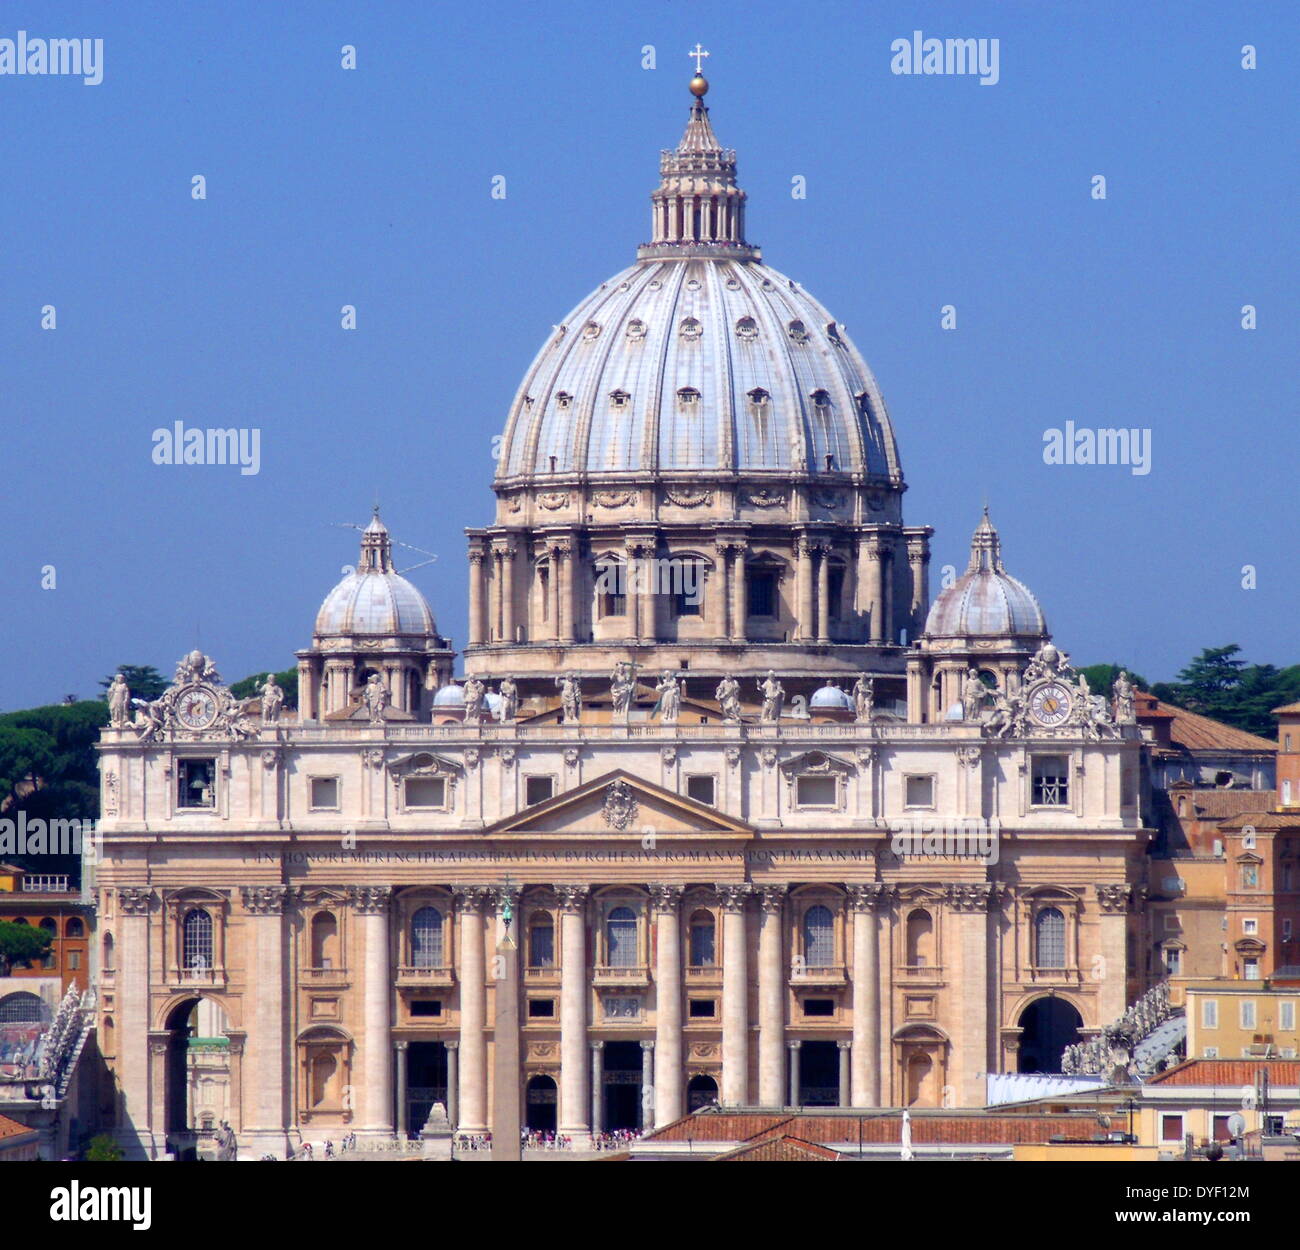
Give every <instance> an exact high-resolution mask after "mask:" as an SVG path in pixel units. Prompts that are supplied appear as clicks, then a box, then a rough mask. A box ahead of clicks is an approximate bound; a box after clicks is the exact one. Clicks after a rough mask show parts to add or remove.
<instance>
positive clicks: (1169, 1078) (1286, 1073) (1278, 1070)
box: [1147, 1059, 1300, 1085]
mask: <svg viewBox="0 0 1300 1250" xmlns="http://www.w3.org/2000/svg"><path fill="white" fill-rule="evenodd" d="M1261 1071H1266V1072H1267V1073H1268V1080H1269V1084H1270V1085H1300V1059H1186V1060H1184V1061H1183V1062H1182V1063H1180V1064H1179V1065H1178V1066H1177V1067H1176V1068H1170V1069H1169V1070H1168V1071H1166V1072H1160V1073H1158V1074H1157V1075H1155V1076H1153V1077H1152V1078H1151V1079H1150V1080H1149V1081H1148V1082H1147V1084H1148V1085H1254V1083H1255V1081H1256V1080H1257V1079H1258V1077H1259V1073H1260V1072H1261Z"/></svg>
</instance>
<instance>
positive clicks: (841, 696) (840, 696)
mask: <svg viewBox="0 0 1300 1250" xmlns="http://www.w3.org/2000/svg"><path fill="white" fill-rule="evenodd" d="M808 706H809V707H810V708H852V707H853V699H852V697H851V696H850V695H849V693H848V691H846V690H841V689H840V688H839V686H833V685H828V686H821V687H819V688H818V689H816V690H814V691H813V693H812V698H810V699H809V700H808Z"/></svg>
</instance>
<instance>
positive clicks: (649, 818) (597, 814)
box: [484, 768, 754, 837]
mask: <svg viewBox="0 0 1300 1250" xmlns="http://www.w3.org/2000/svg"><path fill="white" fill-rule="evenodd" d="M647 829H652V830H654V832H655V834H656V835H658V836H666V837H673V836H678V835H680V836H690V835H693V834H697V835H705V836H709V835H714V836H722V837H737V836H740V837H752V836H753V834H754V828H753V826H752V825H749V824H746V823H745V822H744V821H743V820H735V819H733V818H732V817H730V816H727V815H725V814H724V813H722V812H720V811H718V810H717V808H714V807H710V806H709V805H708V804H706V803H698V802H696V801H695V800H694V799H689V798H687V797H686V796H685V795H682V794H675V793H674V792H673V791H671V790H665V789H664V788H663V787H662V786H657V785H654V784H653V783H651V782H648V781H646V780H645V779H644V778H641V777H635V776H633V775H632V774H631V773H629V772H625V771H624V770H623V769H621V768H619V769H615V770H614V771H613V772H608V773H605V774H604V775H603V776H600V777H597V778H596V779H595V780H593V781H587V782H584V783H583V784H582V785H580V786H575V787H574V788H573V789H572V790H566V791H565V792H564V793H563V794H557V795H556V796H555V797H554V798H551V799H547V800H546V802H545V803H538V804H536V805H535V806H533V807H529V808H525V809H524V810H523V811H522V812H516V813H515V814H514V815H513V816H508V817H506V818H505V819H504V820H501V821H498V822H497V823H496V824H495V825H490V826H489V827H488V828H487V829H486V830H484V832H485V833H486V834H487V835H489V836H497V835H506V836H509V835H512V834H546V833H553V834H567V833H572V834H574V835H583V836H593V835H594V836H606V837H608V836H613V835H617V834H639V833H641V832H643V831H644V830H647Z"/></svg>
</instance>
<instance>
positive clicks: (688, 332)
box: [682, 317, 704, 339]
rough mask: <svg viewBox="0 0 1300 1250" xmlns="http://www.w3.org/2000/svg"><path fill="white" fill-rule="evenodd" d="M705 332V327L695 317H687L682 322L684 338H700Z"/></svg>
mask: <svg viewBox="0 0 1300 1250" xmlns="http://www.w3.org/2000/svg"><path fill="white" fill-rule="evenodd" d="M703 333H704V327H703V326H702V325H700V323H699V322H698V321H697V320H696V319H695V318H694V317H687V318H686V320H685V321H683V322H682V338H684V339H698V338H699V337H700V335H701V334H703Z"/></svg>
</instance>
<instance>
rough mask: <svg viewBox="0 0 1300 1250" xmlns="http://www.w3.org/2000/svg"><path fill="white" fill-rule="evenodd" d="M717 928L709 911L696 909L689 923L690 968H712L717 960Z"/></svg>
mask: <svg viewBox="0 0 1300 1250" xmlns="http://www.w3.org/2000/svg"><path fill="white" fill-rule="evenodd" d="M716 939H717V928H716V924H715V922H714V919H713V913H712V912H711V911H697V912H696V913H695V914H694V915H693V916H692V917H691V924H690V943H689V947H690V952H689V953H690V962H691V967H692V968H712V967H713V965H714V964H716V963H717V961H718V949H717V940H716Z"/></svg>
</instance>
